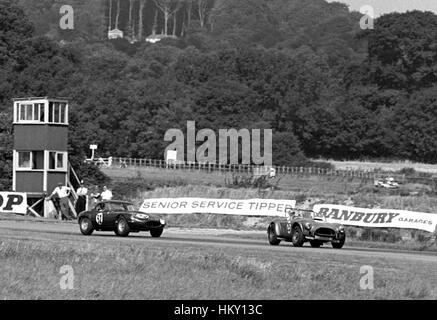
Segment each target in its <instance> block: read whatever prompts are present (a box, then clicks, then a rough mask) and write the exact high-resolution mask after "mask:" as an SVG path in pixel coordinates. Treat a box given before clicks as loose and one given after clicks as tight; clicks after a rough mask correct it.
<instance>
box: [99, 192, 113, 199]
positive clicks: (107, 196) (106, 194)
mask: <svg viewBox="0 0 437 320" xmlns="http://www.w3.org/2000/svg"><path fill="white" fill-rule="evenodd" d="M101 196H102V200H112V192H111V190H106V191H103V192H102V194H101Z"/></svg>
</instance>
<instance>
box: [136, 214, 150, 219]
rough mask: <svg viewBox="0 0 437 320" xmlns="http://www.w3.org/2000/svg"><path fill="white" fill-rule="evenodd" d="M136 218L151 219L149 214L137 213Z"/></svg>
mask: <svg viewBox="0 0 437 320" xmlns="http://www.w3.org/2000/svg"><path fill="white" fill-rule="evenodd" d="M135 218H137V219H141V220H146V219H149V216H148V215H147V214H142V213H137V214H136V215H135Z"/></svg>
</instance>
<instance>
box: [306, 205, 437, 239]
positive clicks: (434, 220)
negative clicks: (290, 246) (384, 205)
mask: <svg viewBox="0 0 437 320" xmlns="http://www.w3.org/2000/svg"><path fill="white" fill-rule="evenodd" d="M313 210H314V211H315V212H321V213H322V214H323V215H324V216H325V218H326V220H327V221H328V222H334V223H341V224H344V225H350V226H358V227H369V228H378V227H379V228H402V229H418V230H425V231H428V232H434V231H435V230H436V226H437V214H433V213H424V212H412V211H406V210H392V209H367V208H355V207H349V206H342V205H335V204H317V205H314V207H313Z"/></svg>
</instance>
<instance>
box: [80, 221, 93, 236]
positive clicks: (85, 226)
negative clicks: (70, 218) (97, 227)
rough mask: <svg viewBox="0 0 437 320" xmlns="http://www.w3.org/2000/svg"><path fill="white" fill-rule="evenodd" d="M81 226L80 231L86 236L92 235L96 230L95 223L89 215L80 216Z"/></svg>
mask: <svg viewBox="0 0 437 320" xmlns="http://www.w3.org/2000/svg"><path fill="white" fill-rule="evenodd" d="M79 228H80V232H82V234H83V235H85V236H89V235H91V234H92V233H93V231H94V228H93V223H92V222H91V220H90V219H89V218H87V217H83V218H80V220H79Z"/></svg>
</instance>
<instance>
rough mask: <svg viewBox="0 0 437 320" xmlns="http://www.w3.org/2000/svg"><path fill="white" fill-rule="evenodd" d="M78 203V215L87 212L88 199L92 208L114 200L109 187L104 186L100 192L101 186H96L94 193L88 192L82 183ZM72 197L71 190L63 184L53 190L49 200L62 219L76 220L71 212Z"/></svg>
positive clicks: (78, 192) (78, 193)
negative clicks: (70, 201)
mask: <svg viewBox="0 0 437 320" xmlns="http://www.w3.org/2000/svg"><path fill="white" fill-rule="evenodd" d="M76 193H77V197H78V198H77V201H76V205H75V210H76V213H78V214H79V213H80V212H82V211H85V210H86V206H87V202H88V199H89V200H90V202H89V204H90V205H91V206H93V205H95V204H97V203H98V202H100V201H105V200H112V191H111V190H109V189H108V187H107V186H103V189H102V191H100V188H99V186H95V187H94V188H93V191H92V192H89V191H88V188H87V187H86V186H85V185H84V182H83V181H81V182H80V186H79V188H78V189H77V190H76ZM70 195H71V188H70V187H68V186H66V185H64V184H63V183H62V182H60V183H58V186H57V187H56V188H55V190H53V192H52V194H51V195H50V196H49V199H51V200H53V203H54V204H55V207H56V209H57V211H58V212H59V215H60V217H62V216H64V217H65V218H66V219H75V218H74V217H73V216H72V215H71V214H70V210H69V204H68V203H69V197H70Z"/></svg>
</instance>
